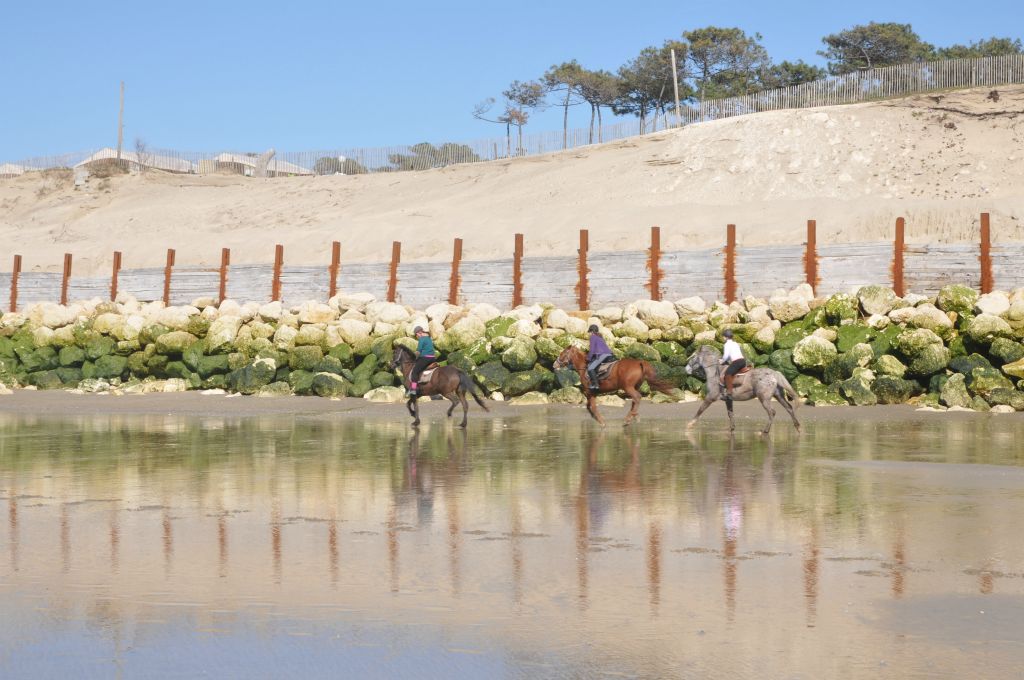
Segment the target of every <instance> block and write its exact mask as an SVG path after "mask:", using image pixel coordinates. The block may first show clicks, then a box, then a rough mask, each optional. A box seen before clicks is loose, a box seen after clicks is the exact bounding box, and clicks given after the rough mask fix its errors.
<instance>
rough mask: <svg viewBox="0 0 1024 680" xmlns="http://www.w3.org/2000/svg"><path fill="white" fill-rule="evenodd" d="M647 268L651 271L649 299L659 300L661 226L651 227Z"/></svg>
mask: <svg viewBox="0 0 1024 680" xmlns="http://www.w3.org/2000/svg"><path fill="white" fill-rule="evenodd" d="M647 268H648V269H649V270H650V272H651V282H650V283H649V284H648V286H647V287H648V288H650V289H651V299H652V300H654V301H655V302H657V301H659V300H661V227H651V250H650V254H649V255H648V256H647Z"/></svg>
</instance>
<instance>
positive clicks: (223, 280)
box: [217, 248, 231, 304]
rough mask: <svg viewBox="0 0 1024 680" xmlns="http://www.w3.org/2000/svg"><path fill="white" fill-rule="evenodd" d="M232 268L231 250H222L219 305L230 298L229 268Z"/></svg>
mask: <svg viewBox="0 0 1024 680" xmlns="http://www.w3.org/2000/svg"><path fill="white" fill-rule="evenodd" d="M230 266H231V249H230V248H221V249H220V287H219V288H218V289H217V304H220V303H221V302H224V300H225V299H226V298H227V296H228V267H230Z"/></svg>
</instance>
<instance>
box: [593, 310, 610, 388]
mask: <svg viewBox="0 0 1024 680" xmlns="http://www.w3.org/2000/svg"><path fill="white" fill-rule="evenodd" d="M588 330H589V332H590V351H588V352H587V377H589V378H590V389H592V390H597V389H598V388H599V386H598V380H597V367H598V366H600V365H601V364H603V363H604V362H605V361H607V360H608V359H610V358H612V351H611V349H609V347H608V343H606V342H605V341H604V338H602V337H601V334H600V333H599V332H598V328H597V325H596V324H594V325H592V326H591V327H590V328H589V329H588Z"/></svg>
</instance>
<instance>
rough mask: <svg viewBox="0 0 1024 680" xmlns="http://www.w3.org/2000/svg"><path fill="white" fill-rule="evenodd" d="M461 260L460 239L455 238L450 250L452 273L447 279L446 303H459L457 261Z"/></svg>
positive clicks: (459, 279)
mask: <svg viewBox="0 0 1024 680" xmlns="http://www.w3.org/2000/svg"><path fill="white" fill-rule="evenodd" d="M460 262H462V239H461V238H457V239H455V247H454V250H453V251H452V274H451V277H450V278H449V280H448V304H450V305H457V304H459V283H460V282H461V278H460V277H459V263H460Z"/></svg>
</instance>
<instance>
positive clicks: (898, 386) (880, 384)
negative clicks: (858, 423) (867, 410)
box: [871, 375, 921, 404]
mask: <svg viewBox="0 0 1024 680" xmlns="http://www.w3.org/2000/svg"><path fill="white" fill-rule="evenodd" d="M920 389H921V385H920V384H919V383H917V382H915V381H913V380H904V379H903V378H900V377H897V376H894V375H880V376H877V377H876V378H875V381H874V382H873V383H871V391H872V392H874V393H875V396H876V397H878V403H879V404H903V403H905V402H906V401H907V400H908V399H910V397H912V396H914V393H915V392H918V391H920Z"/></svg>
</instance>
